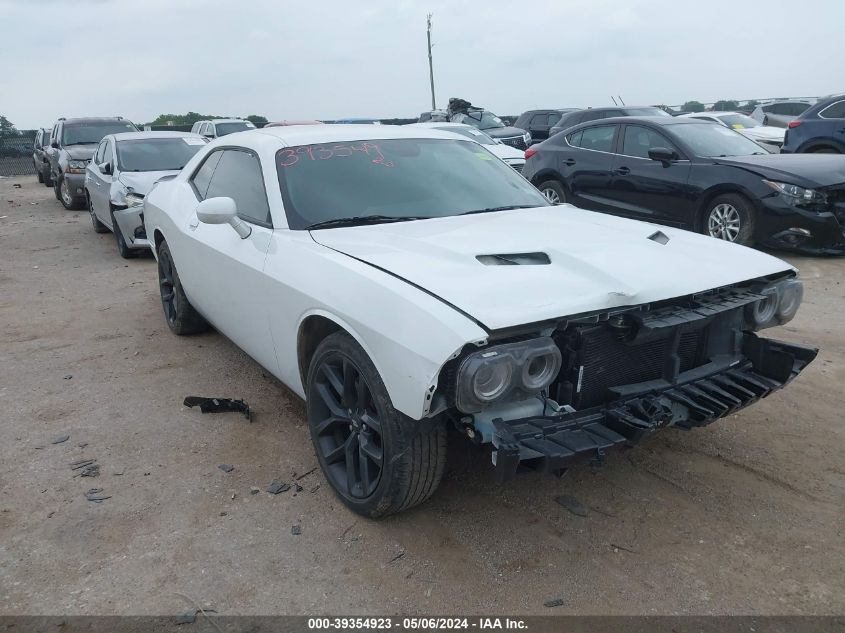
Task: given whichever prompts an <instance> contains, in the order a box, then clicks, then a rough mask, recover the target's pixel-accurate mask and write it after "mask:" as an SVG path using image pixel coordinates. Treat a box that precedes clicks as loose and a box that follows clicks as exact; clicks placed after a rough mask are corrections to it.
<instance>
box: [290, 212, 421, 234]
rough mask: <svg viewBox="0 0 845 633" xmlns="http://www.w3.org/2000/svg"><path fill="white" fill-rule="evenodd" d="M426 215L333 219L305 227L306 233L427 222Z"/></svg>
mask: <svg viewBox="0 0 845 633" xmlns="http://www.w3.org/2000/svg"><path fill="white" fill-rule="evenodd" d="M430 218H431V216H427V215H406V216H402V217H397V216H395V215H356V216H353V217H351V218H334V219H332V220H323V221H322V222H315V223H314V224H309V225H308V226H306V227H305V229H306V230H307V231H311V230H313V229H330V228H335V227H339V226H365V225H367V224H387V223H388V222H408V221H410V220H428V219H430Z"/></svg>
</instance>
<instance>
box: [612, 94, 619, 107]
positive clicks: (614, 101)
mask: <svg viewBox="0 0 845 633" xmlns="http://www.w3.org/2000/svg"><path fill="white" fill-rule="evenodd" d="M610 100H611V101H613V105H615V106H618V105H619V104H618V103H616V99H614V98H613V95H610Z"/></svg>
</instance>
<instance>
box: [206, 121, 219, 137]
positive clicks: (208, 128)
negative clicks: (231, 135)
mask: <svg viewBox="0 0 845 633" xmlns="http://www.w3.org/2000/svg"><path fill="white" fill-rule="evenodd" d="M205 131H206V133H208V134H211V136H214V137H216V136H217V131H216V130H215V129H214V123H206V124H205Z"/></svg>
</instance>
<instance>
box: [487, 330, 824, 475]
mask: <svg viewBox="0 0 845 633" xmlns="http://www.w3.org/2000/svg"><path fill="white" fill-rule="evenodd" d="M817 353H818V350H817V349H815V348H810V347H803V346H799V345H790V344H787V343H782V342H780V341H773V340H770V339H760V338H757V337H756V336H754V335H753V334H746V339H745V341H744V344H743V357H742V358H740V359H739V360H737V361H735V362H732V363H729V364H728V365H727V366H724V367H722V368H721V369H718V370H716V371H712V370H711V371H710V372H709V373H705V372H702V371H700V370H702V369H704V368H698V369H697V370H693V371H690V372H688V373H687V377H688V379H687V380H683V379H684V375H683V374H682V375H681V376H679V378H680V380H679V381H678V383H677V384H673V385H667V386H666V388H661V389H654V388H653V387H654V385H653V383H652V384H650V385H649V389H648V390H647V391H644V392H641V393H638V394H637V395H635V396H629V397H626V398H623V399H621V400H617V401H615V402H612V403H609V404H606V405H603V406H599V407H593V408H591V409H587V410H584V411H576V412H574V413H562V414H557V415H551V416H536V417H531V418H524V419H521V420H511V421H508V422H505V421H503V420H501V419H498V420H494V421H493V425H494V427H495V429H496V430H495V432H494V434H493V446H494V447H495V449H496V452H495V454H494V463H495V465H496V478H497V479H498V480H499V481H506V480H508V479H510V478H511V477H513V476H514V475H515V474H516V472H517V469H518V468H519V467H520V465H522V466H523V467H527V468H530V469H533V470H539V471H541V472H547V473H557V472H561V471H563V470H564V469H565V468H567V467H568V466H570V465H571V464H572V463H573V462H576V461H583V460H587V461H589V462H590V463H591V464H592V465H593V466H599V465H600V464H601V463H602V462H603V460H604V456H605V452H606V451H607V450H608V449H611V448H616V447H621V446H631V445H633V444H635V443H636V442H638V441H639V440H641V439H643V438H644V437H646V436H647V435H650V434H652V433H654V432H655V431H658V430H660V429H662V428H665V427H669V426H677V427H680V428H683V429H691V428H693V427H698V426H706V425H708V424H710V423H712V422H714V421H715V420H718V419H719V418H721V417H725V416H727V415H730V414H732V413H734V412H736V411H738V410H740V409H742V408H743V407H746V406H748V405H749V404H753V403H754V402H756V401H757V400H759V399H760V398H765V397H766V396H768V395H769V394H770V393H772V392H773V391H776V390H777V389H780V388H782V387H783V386H785V385H786V384H788V383H789V382H790V381H791V380H792V379H793V378H795V377H796V376H797V375H798V374H799V373H801V371H802V370H803V369H804V368H805V367H806V366H807V365H808V364H809V363H810V362H811V361H812V360H813V359H814V358H815V357H816V354H817ZM702 374H704V375H702ZM633 387H634V386H628V387H626V391H627V392H630V391H632V390H633V389H632V388H633Z"/></svg>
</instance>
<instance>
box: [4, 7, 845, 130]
mask: <svg viewBox="0 0 845 633" xmlns="http://www.w3.org/2000/svg"><path fill="white" fill-rule="evenodd" d="M429 11H431V12H433V13H434V42H435V47H434V59H435V82H436V85H435V87H436V92H437V99H438V103H439V104H440V105H445V103H446V100H447V99H448V98H449V97H451V96H461V97H464V98H467V99H470V100H471V101H473V102H474V103H478V104H483V105H485V106H487V107H489V108H490V109H492V110H494V111H496V112H499V113H502V114H518V113H519V112H521V111H522V110H525V109H528V108H530V107H565V106H588V105H594V106H597V105H605V104H607V103H610V95H611V94H612V95H622V96H623V98H624V99H625V101H626V102H627V103H642V104H651V103H670V104H677V103H682V102H683V101H686V100H688V99H698V100H700V101H715V100H716V99H720V98H740V99H746V98H756V97H765V96H787V95H792V96H808V95H820V94H827V93H830V92H833V91H836V90H842V89H843V87H842V86H841V85H836V84H835V83H834V82H835V81H836V80H837V78H839V77H840V76H841V75H842V73H838V74H837V73H836V72H833V71H832V70H831V68H832V66H835V65H836V64H838V63H839V61H840V60H841V50H840V47H841V45H840V42H841V34H840V32H839V31H840V30H841V29H840V25H841V24H843V23H845V3H837V2H825V1H822V0H808V1H807V2H805V3H804V4H803V5H802V12H803V13H804V14H805V15H813V16H814V19H813V28H812V29H797V28H795V26H794V24H792V23H791V21H790V20H787V19H785V18H784V16H787V15H790V13H791V12H793V11H794V7H793V5H792V4H791V3H788V2H786V0H769V1H768V2H767V3H766V4H765V7H762V6H761V5H760V4H759V3H737V2H728V1H724V0H710V1H709V2H708V3H707V4H706V5H695V6H690V5H688V4H686V3H678V2H677V0H638V1H636V2H628V3H625V4H621V3H619V2H617V1H612V0H529V1H525V2H522V3H513V2H512V1H507V2H506V1H504V0H488V1H487V2H483V3H479V2H464V3H455V2H447V0H429V2H428V3H427V4H426V5H425V6H422V5H420V4H418V3H416V2H412V1H410V0H399V1H392V2H391V1H389V0H370V1H368V2H366V3H351V2H348V1H346V0H324V1H322V2H312V3H307V4H306V3H296V2H279V1H278V0H253V1H252V2H250V3H238V4H235V3H231V2H228V1H225V0H209V1H207V2H202V3H198V2H194V1H189V0H145V2H143V3H139V2H136V1H131V0H110V1H106V0H85V1H82V0H49V2H44V1H43V0H40V1H38V2H32V1H24V0H0V68H2V69H3V73H4V74H3V79H2V92H0V113H3V114H5V115H6V116H7V117H9V119H11V120H12V121H14V122H15V123H16V124H17V125H18V127H21V128H30V127H38V126H44V125H49V124H51V122H52V121H54V120H55V119H56V118H57V117H58V116H84V115H116V114H121V115H123V116H126V117H128V118H130V119H133V120H135V121H138V122H144V121H149V120H151V119H153V118H155V117H156V116H157V115H158V114H160V113H163V112H173V113H178V112H186V111H188V110H193V111H196V112H203V113H213V114H221V115H235V116H237V115H241V116H242V115H246V114H253V113H255V114H264V115H265V116H267V117H268V118H270V119H286V118H287V119H293V118H328V119H331V118H339V117H347V116H381V117H393V116H415V115H417V114H419V113H420V112H421V111H423V110H425V109H426V108H427V107H428V105H429V101H430V96H429V86H428V60H427V54H426V49H425V15H426V13H428V12H429ZM820 60H821V61H820ZM824 60H829V61H830V63H824ZM840 81H841V79H840Z"/></svg>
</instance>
